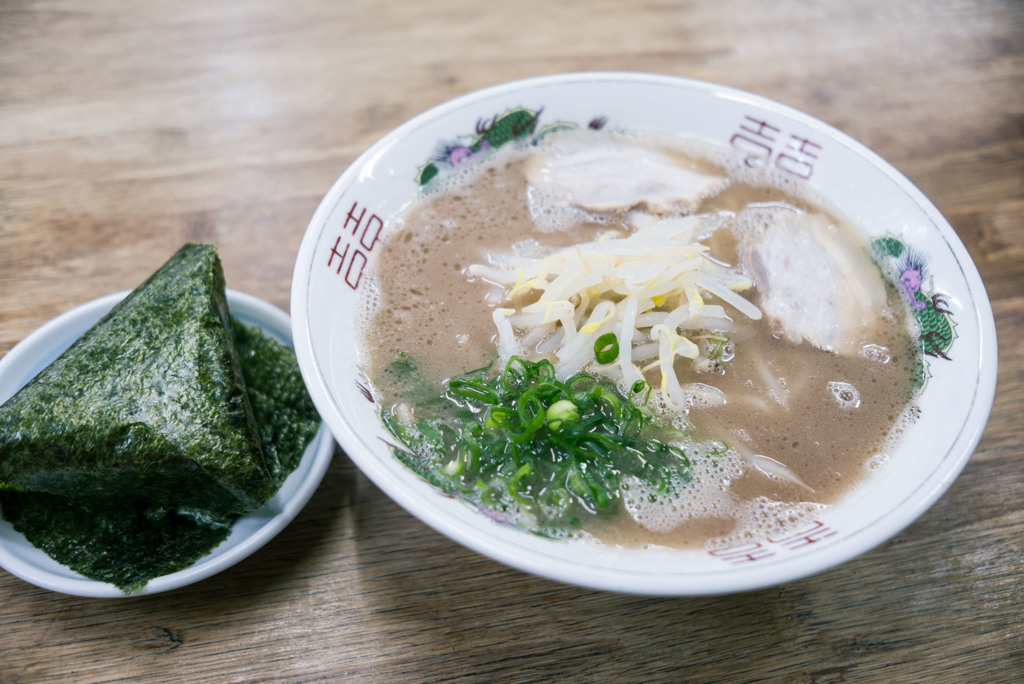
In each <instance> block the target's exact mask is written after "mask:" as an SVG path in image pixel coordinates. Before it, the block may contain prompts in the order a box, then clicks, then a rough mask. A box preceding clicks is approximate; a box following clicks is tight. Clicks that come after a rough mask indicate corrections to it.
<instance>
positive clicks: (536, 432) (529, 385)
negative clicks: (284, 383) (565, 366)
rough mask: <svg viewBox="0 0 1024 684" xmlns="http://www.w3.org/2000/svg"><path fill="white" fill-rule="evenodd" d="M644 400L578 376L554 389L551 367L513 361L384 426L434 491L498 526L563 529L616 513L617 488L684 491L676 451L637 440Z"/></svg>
mask: <svg viewBox="0 0 1024 684" xmlns="http://www.w3.org/2000/svg"><path fill="white" fill-rule="evenodd" d="M612 340H613V341H614V335H612ZM650 393H651V387H650V385H649V384H648V383H646V382H644V381H638V382H636V383H634V385H633V386H632V387H631V388H630V393H629V395H628V396H626V395H623V393H622V392H620V391H619V390H618V388H617V387H615V385H613V384H611V383H608V382H602V381H600V380H598V379H597V378H596V377H594V376H591V375H588V374H586V373H579V374H577V375H574V376H572V377H570V378H568V379H566V380H565V381H560V380H559V379H558V378H557V377H556V375H555V371H554V366H553V365H552V364H551V363H550V362H548V361H537V362H531V361H528V360H526V359H524V358H522V357H513V358H512V359H511V360H510V361H509V362H508V363H507V365H506V366H505V368H504V371H503V372H502V373H500V374H499V375H498V376H497V377H495V378H491V379H487V378H486V377H484V374H483V373H476V372H475V373H471V374H469V375H466V376H462V377H459V378H455V379H452V380H450V381H449V382H448V387H447V391H446V393H445V394H444V396H443V397H442V400H443V401H442V402H441V403H440V405H439V404H437V403H436V402H432V403H430V404H429V406H430V407H432V410H434V409H436V410H434V412H433V414H432V417H430V418H424V419H420V420H418V421H417V422H416V425H415V427H413V426H406V425H402V424H400V423H399V422H398V421H396V420H395V419H394V418H393V417H388V418H387V419H386V420H385V425H386V426H387V427H388V428H389V429H390V430H391V432H392V434H393V435H394V436H395V437H396V438H397V439H398V440H399V441H401V442H402V444H403V445H404V446H405V448H404V449H396V454H398V453H399V452H401V455H400V458H401V459H402V461H403V462H404V463H406V465H409V466H410V467H411V468H413V469H414V470H415V471H416V472H418V473H420V474H421V475H423V476H424V477H425V478H427V479H428V481H430V482H432V483H433V484H435V485H437V486H439V487H441V488H442V489H445V490H446V491H448V492H449V493H451V494H454V495H457V496H461V497H464V498H466V499H468V500H471V501H474V502H476V503H477V504H478V505H480V506H483V507H485V508H488V509H490V510H493V511H495V512H496V513H498V514H501V515H502V516H504V515H506V514H513V512H514V511H521V512H523V513H526V514H529V515H528V516H527V518H526V519H528V520H535V521H537V522H536V524H540V525H542V526H545V529H547V528H548V527H550V526H554V527H559V526H560V527H562V528H563V529H564V528H565V527H566V526H573V527H574V526H576V525H577V522H578V519H579V518H580V516H586V515H595V514H608V513H613V512H615V511H617V510H621V494H620V492H619V490H620V487H621V485H622V482H623V478H627V477H628V478H631V479H634V478H635V479H639V480H641V481H643V482H645V483H647V485H648V486H649V487H651V489H652V491H657V492H664V491H668V490H669V489H671V487H672V486H673V483H676V484H678V483H685V482H687V481H688V479H689V476H690V475H689V460H688V459H687V457H686V454H685V453H684V452H683V451H682V449H680V448H679V447H677V446H675V445H672V444H666V443H663V442H660V441H658V440H656V439H651V438H648V437H645V435H644V431H645V428H646V426H647V425H648V424H649V423H650V422H651V420H652V417H653V413H652V412H651V411H650V410H649V409H644V410H641V409H642V408H643V405H644V404H646V402H647V400H648V398H649V397H650ZM634 402H642V403H641V404H640V405H639V406H638V405H636V404H634ZM445 405H447V406H449V407H450V410H447V411H446V410H444V408H443V407H444V406H445ZM423 406H424V405H421V409H420V410H421V411H422V410H423V409H422V407H423ZM439 406H440V407H439ZM414 461H415V462H414ZM573 521H577V522H573ZM531 524H532V523H531Z"/></svg>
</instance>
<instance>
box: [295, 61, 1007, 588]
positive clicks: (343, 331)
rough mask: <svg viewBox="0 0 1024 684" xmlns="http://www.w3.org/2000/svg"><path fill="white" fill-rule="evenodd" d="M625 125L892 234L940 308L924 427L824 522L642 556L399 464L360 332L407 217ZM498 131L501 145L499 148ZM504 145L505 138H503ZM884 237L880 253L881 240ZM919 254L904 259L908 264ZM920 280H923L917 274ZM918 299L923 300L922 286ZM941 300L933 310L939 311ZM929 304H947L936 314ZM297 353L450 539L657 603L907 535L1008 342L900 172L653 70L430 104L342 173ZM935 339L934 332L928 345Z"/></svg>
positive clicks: (941, 487) (391, 481)
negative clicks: (769, 179) (394, 235)
mask: <svg viewBox="0 0 1024 684" xmlns="http://www.w3.org/2000/svg"><path fill="white" fill-rule="evenodd" d="M606 124H607V125H608V126H610V127H612V128H614V129H618V130H625V131H632V132H651V131H653V132H657V133H663V134H668V135H678V136H682V137H685V138H691V139H696V140H697V141H699V142H701V143H703V144H708V145H712V146H715V147H716V148H718V149H720V150H723V151H724V152H727V153H730V154H736V155H742V156H739V157H737V159H738V160H739V161H740V162H743V163H746V164H748V165H751V166H754V165H760V166H766V167H770V168H771V170H772V171H773V172H775V173H777V174H779V175H780V176H781V177H783V178H785V181H784V182H785V183H786V184H787V187H789V188H794V189H796V188H802V189H805V190H807V191H809V192H810V193H811V194H812V195H813V196H815V197H817V198H819V199H820V200H821V202H822V203H823V204H824V205H825V206H826V207H829V208H832V209H834V210H836V211H838V212H839V213H841V214H842V215H844V216H845V217H846V218H848V219H849V220H850V221H851V222H852V223H853V225H855V226H858V227H859V228H860V229H861V230H862V232H863V233H864V236H865V238H866V239H867V240H868V241H879V240H884V241H885V243H884V246H885V251H887V252H890V257H891V258H889V259H888V260H887V261H886V263H885V264H884V265H883V268H885V269H887V270H891V271H895V273H896V275H897V276H899V275H901V274H902V275H907V274H908V272H909V270H910V262H909V261H908V260H909V259H910V258H911V256H912V257H913V258H914V259H915V261H914V264H923V265H924V266H925V267H926V273H927V275H926V277H924V278H923V279H922V278H921V277H920V276H921V275H922V271H921V270H919V271H918V272H917V273H916V276H917V279H916V280H915V279H914V278H912V277H909V276H908V278H907V279H906V282H905V283H902V286H903V287H906V288H908V289H907V290H906V291H905V294H906V295H907V296H908V297H914V296H917V295H918V294H919V295H920V296H921V297H922V300H915V301H917V302H918V303H921V305H922V306H924V304H923V299H924V298H927V301H928V302H932V303H934V311H935V312H936V316H937V317H938V319H939V320H938V322H939V323H941V324H942V325H943V326H945V327H944V329H943V330H944V332H943V333H942V334H939V333H938V332H936V331H934V330H928V331H926V332H927V333H928V336H930V337H929V339H923V340H922V345H923V348H924V349H925V350H926V351H927V352H928V353H930V354H934V356H929V357H927V361H928V372H929V376H928V384H927V386H926V387H925V389H924V390H923V391H922V392H921V394H920V395H919V396H918V397H917V399H916V404H917V406H918V408H919V409H920V418H919V419H918V420H917V421H916V422H914V424H913V425H910V426H908V427H907V428H906V430H905V432H904V435H903V436H902V438H901V440H900V443H899V448H898V449H896V450H894V452H893V453H890V454H889V460H888V463H886V464H885V465H884V467H881V468H879V469H877V471H875V472H874V473H873V474H871V475H869V476H868V478H867V480H866V481H865V482H864V483H863V484H862V485H860V486H858V487H857V488H856V489H855V490H854V491H852V492H851V493H850V494H849V495H848V496H846V497H845V498H844V499H843V500H842V501H840V502H839V503H837V504H835V505H834V506H832V507H831V508H829V509H828V510H826V511H825V512H824V513H822V514H821V515H820V517H819V518H818V519H816V520H814V521H813V523H809V524H807V525H805V526H804V527H803V528H800V529H795V530H793V531H792V534H787V535H785V536H782V537H780V538H777V539H763V540H760V541H753V542H751V543H749V544H745V545H740V546H733V547H730V548H724V549H714V550H706V549H701V550H692V551H689V550H687V551H683V550H679V551H677V550H671V549H647V550H625V549H620V548H614V547H607V546H596V545H584V544H580V543H571V542H565V541H557V540H551V539H544V538H541V537H539V536H536V535H530V534H528V533H526V532H523V531H521V530H519V529H515V528H512V527H510V526H506V525H501V524H499V523H497V522H495V521H494V520H492V519H490V518H489V517H487V516H486V515H484V514H482V513H479V512H477V511H476V510H475V509H473V508H471V507H470V506H467V505H466V504H465V503H463V502H461V501H459V500H456V499H453V498H451V497H448V496H446V495H445V494H443V493H441V492H440V491H438V490H437V489H435V488H433V487H432V486H431V485H429V484H428V483H426V482H425V481H424V480H422V479H421V478H420V477H419V476H418V475H416V474H415V473H413V472H411V471H410V470H408V469H406V468H405V467H404V466H403V465H402V464H401V463H400V462H399V461H398V460H397V459H396V458H395V457H394V456H393V454H392V452H391V449H390V448H389V446H388V445H389V442H392V441H393V439H392V438H391V437H390V435H389V434H388V432H387V431H386V429H385V428H384V427H383V425H382V424H381V421H380V419H379V414H378V412H379V410H380V408H379V406H377V405H376V404H375V403H374V402H373V401H372V398H371V396H372V395H371V392H370V391H369V390H368V389H367V386H366V385H367V380H366V378H365V375H364V373H363V371H362V369H361V367H360V364H361V359H362V358H363V355H362V353H361V351H360V342H361V341H360V339H359V336H358V335H357V334H355V333H354V331H357V330H358V329H359V326H360V320H361V319H360V313H361V311H362V309H363V303H364V302H365V301H366V299H365V298H366V297H372V296H373V293H372V292H368V289H367V288H366V287H363V286H362V285H363V283H364V282H365V280H364V279H362V275H363V273H364V270H365V269H370V268H373V267H374V265H375V259H376V257H377V254H379V252H380V250H379V249H375V248H376V247H378V245H379V244H381V243H383V242H384V241H386V240H387V239H388V237H389V235H390V233H391V232H392V231H393V229H394V227H395V225H396V220H397V219H398V218H399V217H400V216H401V215H402V213H403V212H404V211H405V210H406V208H407V207H408V206H409V205H410V203H413V202H416V201H417V200H418V199H419V198H421V197H422V196H423V190H422V187H423V184H424V183H425V182H428V183H429V181H430V179H431V178H432V177H433V176H435V175H438V174H444V173H449V172H453V173H458V170H455V167H456V166H458V168H459V170H461V169H462V168H465V167H464V166H463V165H464V164H465V165H471V164H472V163H473V161H472V160H473V159H474V158H476V157H477V155H479V156H480V157H486V155H487V154H488V153H489V151H490V150H491V149H493V148H494V147H495V145H500V144H504V143H503V142H502V141H499V140H497V139H496V138H494V136H495V135H499V134H500V135H505V139H507V138H508V135H509V134H510V131H511V135H513V136H519V135H520V134H522V135H534V134H540V132H543V131H548V130H553V129H557V128H559V127H563V126H568V127H577V128H586V127H588V126H589V127H596V128H600V127H602V126H604V125H606ZM488 136H490V137H488ZM492 140H494V142H492ZM876 244H877V243H876ZM901 260H902V261H901ZM910 275H914V274H910ZM912 288H916V289H914V290H913V292H910V289H912ZM929 307H931V305H929ZM929 310H933V309H931V308H929ZM291 311H292V324H293V332H294V337H295V348H296V354H297V356H298V359H299V366H300V367H301V369H302V372H303V375H304V377H305V380H306V384H307V386H308V388H309V390H310V395H311V396H312V398H313V401H314V402H315V403H316V405H317V407H318V408H319V410H320V414H321V415H322V416H323V418H324V421H325V422H326V423H327V425H328V426H329V428H330V429H331V431H332V432H333V434H334V436H335V438H336V439H337V440H338V442H339V443H340V444H341V446H342V447H343V448H344V450H345V451H346V453H347V454H348V455H349V457H350V458H351V459H352V460H353V461H354V462H355V463H356V465H357V466H358V467H359V468H360V469H361V470H362V471H363V472H364V473H365V474H366V475H367V476H368V477H369V478H370V479H371V480H372V481H373V482H375V483H376V484H377V486H379V487H380V488H381V489H382V490H383V491H384V492H385V493H386V494H387V495H388V496H390V497H391V498H392V499H394V500H395V501H396V502H398V503H399V504H400V505H401V506H403V507H404V508H405V509H406V510H408V511H409V512H410V513H412V514H413V515H415V516H417V517H418V518H420V519H421V520H422V521H423V522H425V523H426V524H428V525H430V526H431V527H433V528H435V529H436V530H438V531H439V532H441V533H443V534H445V535H447V536H449V537H450V538H452V539H454V540H456V541H458V542H460V543H461V544H463V545H465V546H467V547H469V548H471V549H474V550H476V551H478V552H480V553H482V554H484V555H486V556H489V557H491V558H493V559H495V560H498V561H501V562H503V563H506V564H508V565H510V566H513V567H516V568H519V569H521V570H524V571H527V572H531V573H535V574H537V575H540V576H543V577H547V578H550V579H554V580H558V581H561V582H566V583H570V584H576V585H580V586H585V587H591V588H597V589H604V590H611V591H619V592H630V593H638V594H651V595H677V596H679V595H701V594H720V593H728V592H736V591H744V590H750V589H755V588H759V587H765V586H770V585H774V584H779V583H782V582H786V581H790V580H794V579H797V578H800V577H804V576H807V575H810V574H813V573H816V572H820V571H822V570H825V569H827V568H830V567H833V566H835V565H837V564H839V563H842V562H845V561H847V560H849V559H851V558H853V557H855V556H857V555H858V554H861V553H863V552H865V551H867V550H868V549H870V548H872V547H874V546H876V545H878V544H880V543H882V542H884V541H885V540H887V539H889V538H890V537H892V536H893V535H895V534H896V533H898V532H899V531H900V530H902V529H904V528H905V527H906V526H907V525H909V524H910V523H911V522H912V521H913V520H914V519H916V518H917V517H918V516H919V515H921V513H923V512H924V511H925V510H926V509H927V508H928V507H929V506H930V505H931V504H932V503H934V502H935V501H936V499H938V498H939V496H941V495H942V493H943V492H944V491H946V489H947V488H948V487H949V485H950V484H951V483H952V482H953V480H954V479H955V478H956V477H957V475H958V474H959V472H960V471H961V469H962V468H963V467H964V465H965V464H966V463H967V461H968V459H969V458H970V456H971V453H972V452H973V450H974V448H975V446H976V445H977V443H978V440H979V439H980V438H981V434H982V430H983V429H984V427H985V423H986V421H987V419H988V415H989V411H990V409H991V406H992V400H993V396H994V393H995V381H996V336H995V324H994V321H993V318H992V310H991V306H990V304H989V301H988V298H987V296H986V293H985V288H984V285H983V283H982V282H981V278H980V277H979V275H978V271H977V269H976V268H975V266H974V264H973V263H972V261H971V258H970V256H969V254H968V253H967V250H966V249H965V248H964V245H963V244H962V243H961V241H960V239H959V238H958V237H957V234H956V232H955V231H954V230H953V228H952V227H951V226H950V225H949V223H948V222H947V221H946V220H945V219H944V218H943V217H942V215H941V214H940V213H939V211H938V210H937V209H936V208H935V207H934V206H933V205H932V204H931V203H930V202H929V201H928V199H927V198H926V197H925V196H924V195H923V194H922V193H921V192H920V191H919V190H918V189H917V188H916V187H914V185H913V184H912V183H911V182H910V181H908V180H907V179H906V178H905V177H904V176H902V175H901V174H900V173H899V172H898V171H897V170H896V169H894V168H893V167H892V166H890V165H889V164H888V163H887V162H885V161H884V160H883V159H881V158H880V157H879V156H878V155H876V154H875V153H873V152H871V151H870V150H868V149H867V148H866V147H864V146H863V145H861V144H860V143H858V142H856V141H854V140H853V139H851V138H850V137H849V136H847V135H845V134H843V133H842V132H840V131H838V130H836V129H834V128H832V127H831V126H829V125H828V124H825V123H823V122H821V121H819V120H817V119H815V118H813V117H811V116H808V115H807V114H804V113H802V112H799V111H797V110H794V109H792V108H790V107H787V106H785V105H782V104H779V103H777V102H773V101H771V100H768V99H766V98H763V97H759V96H757V95H753V94H751V93H746V92H743V91H739V90H736V89H733V88H728V87H725V86H721V85H717V84H713V83H705V82H700V81H693V80H689V79H683V78H676V77H669V76H659V75H653V74H638V73H607V72H590V73H572V74H561V75H554V76H544V77H539V78H533V79H526V80H523V81H516V82H512V83H506V84H502V85H498V86H494V87H491V88H487V89H485V90H481V91H478V92H474V93H470V94H467V95H464V96H462V97H458V98H456V99H454V100H451V101H449V102H446V103H444V104H442V105H439V106H438V107H436V108H434V109H431V110H430V111H427V112H425V113H423V114H421V115H419V116H417V117H415V118H413V119H412V120H410V121H408V122H407V123H405V124H403V125H402V126H400V127H399V128H397V129H395V130H394V131H392V132H391V133H389V134H388V135H386V136H385V137H384V138H382V139H381V140H380V141H379V142H377V143H376V144H374V145H373V146H372V147H370V149H368V150H367V151H366V152H365V153H364V154H363V155H361V156H360V157H359V158H358V159H356V160H355V162H353V163H352V165H351V166H350V167H349V168H348V169H347V170H346V171H345V172H344V173H343V174H342V175H341V176H340V177H339V178H338V180H337V181H336V182H335V184H334V185H333V187H331V189H330V191H329V192H328V193H327V195H326V196H325V197H324V199H323V201H322V202H321V204H320V206H319V208H318V209H317V211H316V213H315V214H314V215H313V217H312V219H311V221H310V224H309V227H308V229H307V231H306V234H305V236H304V238H303V241H302V245H301V247H300V249H299V253H298V257H297V260H296V264H295V272H294V276H293V280H292V297H291ZM922 337H926V336H925V335H923V336H922Z"/></svg>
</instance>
